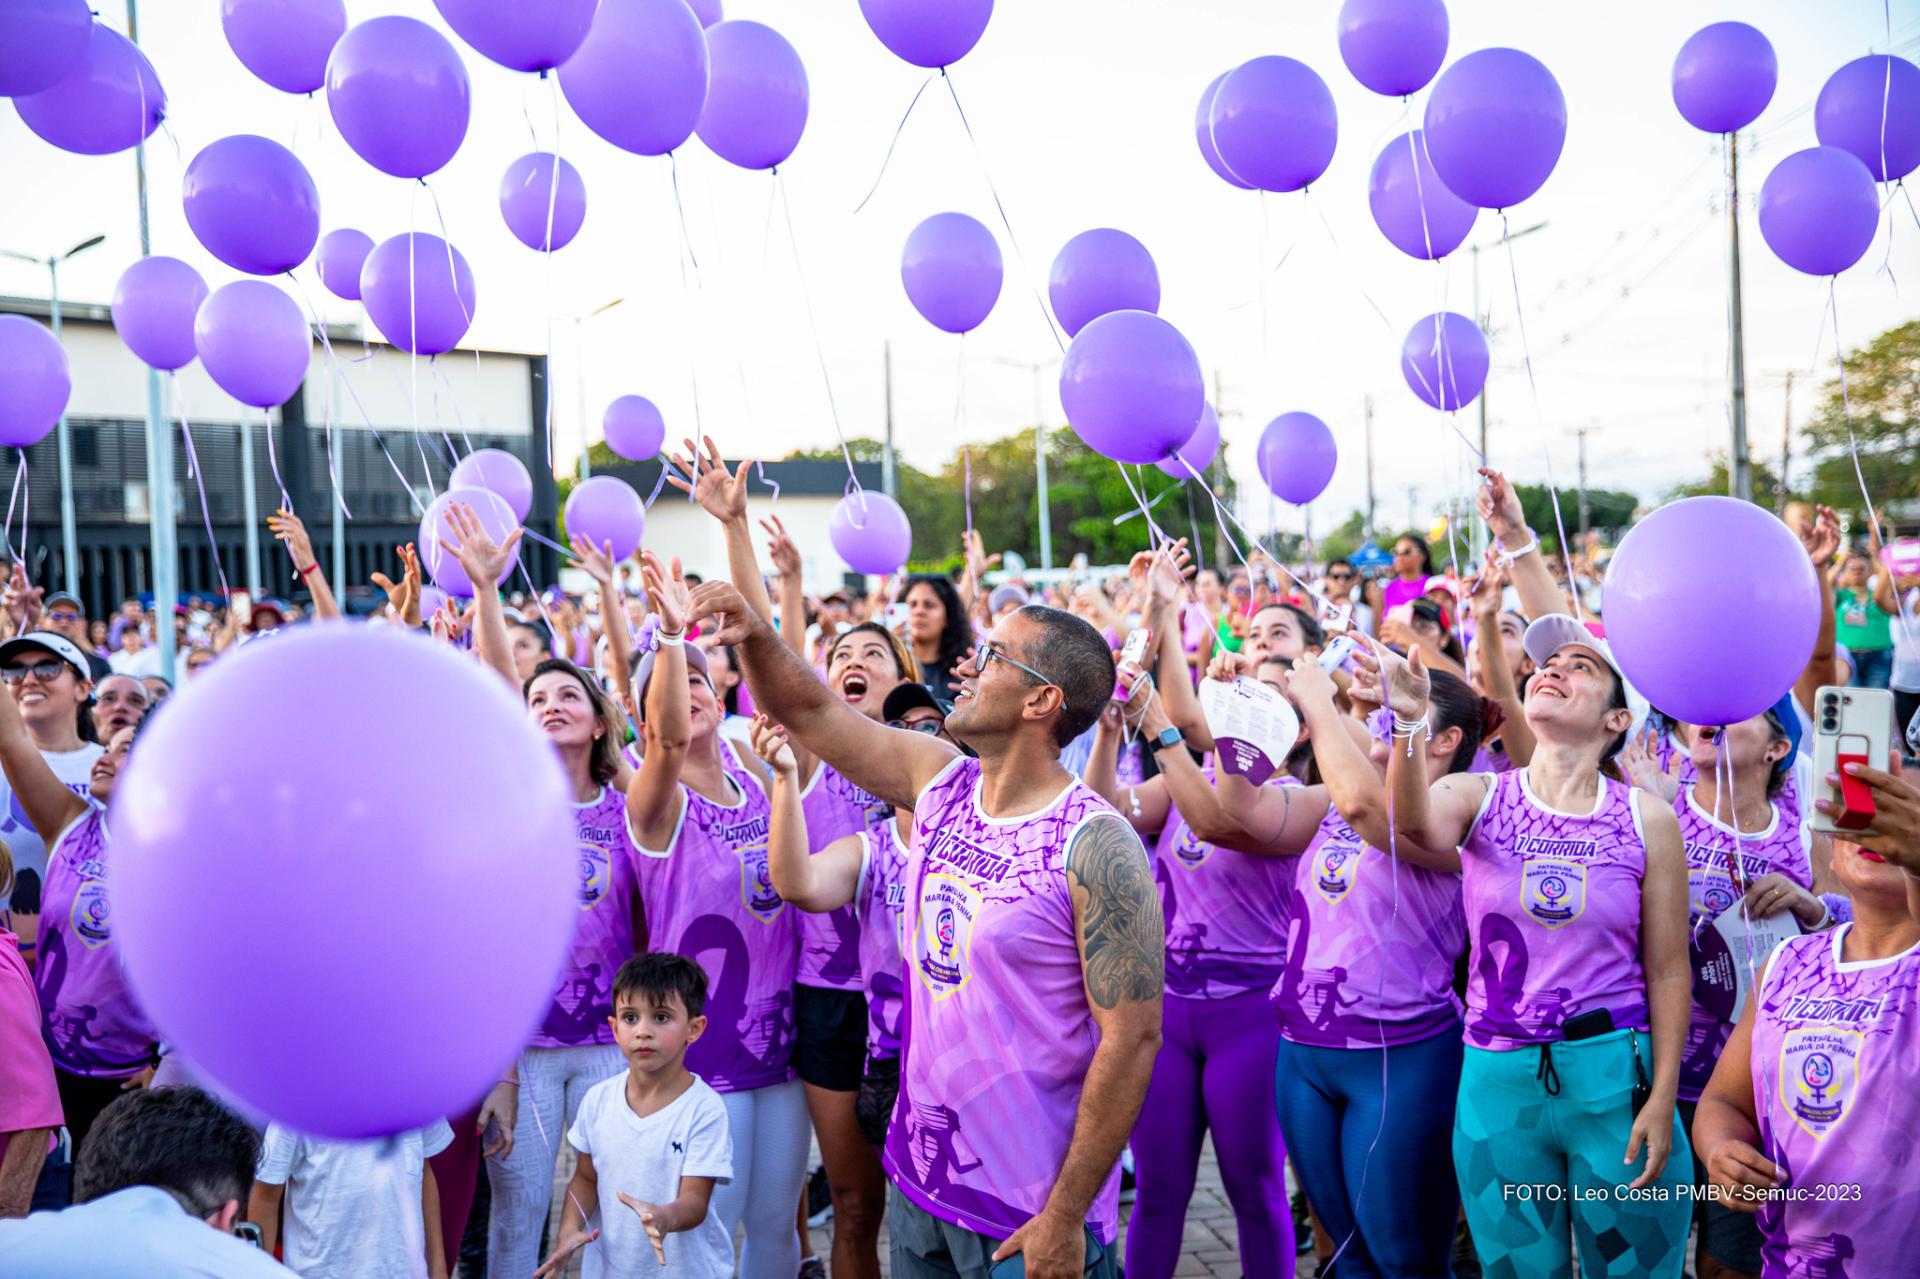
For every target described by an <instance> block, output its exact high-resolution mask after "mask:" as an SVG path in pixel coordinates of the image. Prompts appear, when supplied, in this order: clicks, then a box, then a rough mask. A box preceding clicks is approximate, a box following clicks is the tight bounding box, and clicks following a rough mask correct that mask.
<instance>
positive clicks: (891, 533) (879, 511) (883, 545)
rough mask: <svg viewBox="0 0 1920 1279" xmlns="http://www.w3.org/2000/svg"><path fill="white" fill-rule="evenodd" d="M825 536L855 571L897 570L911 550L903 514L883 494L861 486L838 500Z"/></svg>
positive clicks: (905, 516) (909, 531)
mask: <svg viewBox="0 0 1920 1279" xmlns="http://www.w3.org/2000/svg"><path fill="white" fill-rule="evenodd" d="M827 537H828V539H829V540H830V541H832V543H833V549H834V550H835V551H836V552H838V553H839V556H840V558H841V560H842V561H844V562H845V563H846V566H847V567H848V568H850V569H852V570H853V571H854V572H856V573H873V574H882V575H884V574H887V573H894V572H898V571H899V569H900V567H901V566H902V565H903V564H905V563H906V562H907V556H908V555H909V554H910V553H911V552H912V550H913V526H912V525H910V524H909V523H907V513H906V512H905V511H903V510H901V509H900V504H899V503H898V502H896V501H894V500H893V499H892V498H890V497H888V496H887V495H886V494H885V493H876V492H874V491H873V490H872V489H861V490H860V491H859V492H858V493H849V494H847V495H846V496H845V497H843V498H841V499H840V504H839V505H838V506H835V507H834V508H833V515H832V517H831V518H830V519H828V521H827Z"/></svg>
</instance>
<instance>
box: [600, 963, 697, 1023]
mask: <svg viewBox="0 0 1920 1279" xmlns="http://www.w3.org/2000/svg"><path fill="white" fill-rule="evenodd" d="M622 995H628V996H635V995H637V996H639V997H640V998H641V999H644V1000H648V1001H650V1002H652V1003H656V1004H665V1003H666V1002H667V1000H668V997H669V996H673V995H678V996H680V1003H681V1005H682V1006H683V1007H685V1008H686V1010H687V1016H688V1017H698V1016H700V1015H701V1013H702V1012H704V1011H705V1010H706V1007H707V974H706V970H704V969H703V968H701V967H700V965H698V964H696V963H694V962H693V961H692V960H691V959H688V958H687V957H686V956H685V955H675V954H671V953H669V952H667V951H661V950H655V951H648V952H647V953H646V954H644V955H635V956H634V957H633V958H632V959H629V960H628V961H627V962H626V963H624V964H622V965H620V971H619V972H617V973H615V974H614V975H613V1004H614V1007H616V1008H617V1007H619V1006H620V997H621V996H622Z"/></svg>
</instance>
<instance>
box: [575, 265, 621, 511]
mask: <svg viewBox="0 0 1920 1279" xmlns="http://www.w3.org/2000/svg"><path fill="white" fill-rule="evenodd" d="M625 301H626V299H625V298H624V297H618V298H615V299H614V300H613V301H611V302H602V303H601V304H600V305H599V306H596V307H594V308H593V310H591V311H588V312H587V313H586V314H585V315H576V316H574V317H573V373H574V382H573V388H574V397H575V398H576V399H577V400H579V402H580V403H579V409H578V412H579V420H580V478H581V479H583V480H584V479H588V478H590V477H591V476H592V475H593V460H592V459H591V458H590V457H588V452H589V451H590V449H591V440H590V439H589V438H588V435H587V348H586V323H587V321H588V320H591V319H592V318H593V317H594V316H596V315H605V314H606V313H607V312H608V311H611V310H613V308H614V307H616V306H619V305H620V304H621V303H622V302H625Z"/></svg>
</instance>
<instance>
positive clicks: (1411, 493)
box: [1407, 484, 1420, 533]
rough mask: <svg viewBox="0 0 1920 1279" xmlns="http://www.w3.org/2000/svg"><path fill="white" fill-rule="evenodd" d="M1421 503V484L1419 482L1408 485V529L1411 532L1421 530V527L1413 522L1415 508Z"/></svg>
mask: <svg viewBox="0 0 1920 1279" xmlns="http://www.w3.org/2000/svg"><path fill="white" fill-rule="evenodd" d="M1419 504H1420V486H1419V485H1418V484H1409V485H1407V531H1408V532H1409V533H1418V532H1419V531H1420V529H1419V527H1418V526H1417V525H1416V524H1414V522H1413V512H1414V508H1415V507H1417V506H1419Z"/></svg>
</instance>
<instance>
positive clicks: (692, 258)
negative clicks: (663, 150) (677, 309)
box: [667, 151, 777, 280]
mask: <svg viewBox="0 0 1920 1279" xmlns="http://www.w3.org/2000/svg"><path fill="white" fill-rule="evenodd" d="M776 176H777V174H776ZM667 178H668V180H669V181H670V182H671V183H672V185H673V208H674V212H676V213H678V214H679V215H680V243H681V244H682V245H683V246H685V248H686V250H687V260H688V261H689V262H691V263H693V275H694V278H695V279H696V280H698V279H699V277H700V255H699V254H697V253H695V252H694V251H693V233H692V232H691V231H689V230H688V229H687V206H686V205H685V204H684V203H682V202H681V200H680V161H679V158H678V157H676V156H675V155H674V153H673V152H671V151H669V152H667Z"/></svg>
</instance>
